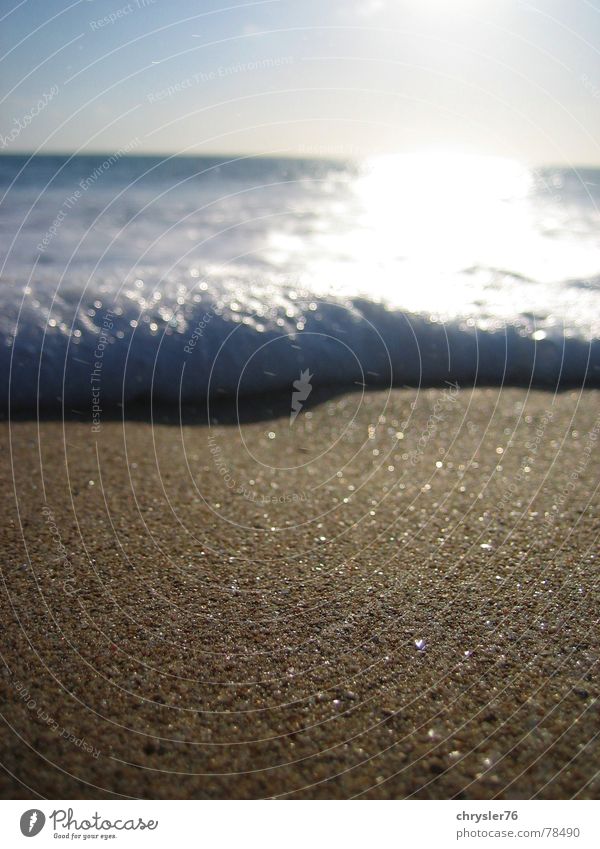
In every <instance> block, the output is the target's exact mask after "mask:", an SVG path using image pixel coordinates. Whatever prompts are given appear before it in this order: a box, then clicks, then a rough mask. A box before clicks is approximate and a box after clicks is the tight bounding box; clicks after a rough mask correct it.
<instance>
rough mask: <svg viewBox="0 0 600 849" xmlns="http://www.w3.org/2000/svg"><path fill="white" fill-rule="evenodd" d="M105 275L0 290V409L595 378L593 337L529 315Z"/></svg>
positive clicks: (591, 381)
mask: <svg viewBox="0 0 600 849" xmlns="http://www.w3.org/2000/svg"><path fill="white" fill-rule="evenodd" d="M115 285H116V284H115ZM115 285H113V286H112V287H111V286H110V285H108V284H103V285H101V286H97V287H96V288H95V294H94V295H93V296H92V298H91V299H90V297H89V295H88V296H86V299H82V296H81V292H82V291H84V290H82V288H80V287H77V286H73V287H71V288H70V289H67V290H65V289H64V287H63V290H59V292H58V294H56V295H55V296H54V297H53V298H52V297H50V295H49V294H48V295H47V296H46V297H44V296H43V295H42V294H36V293H35V292H34V291H33V290H32V289H31V288H29V289H27V290H26V291H25V293H24V294H23V293H18V292H17V289H16V288H15V287H14V286H4V287H3V288H2V289H1V290H0V307H1V310H2V313H1V314H2V319H1V324H0V392H1V397H2V401H1V403H2V406H3V408H4V409H5V410H6V409H8V408H11V409H13V410H17V409H21V410H27V409H29V410H33V409H35V408H36V407H38V406H39V407H41V408H46V407H57V406H60V405H64V407H65V409H79V410H82V411H83V410H89V409H90V408H92V407H94V408H99V409H103V408H107V407H110V406H112V405H115V404H119V403H131V402H137V401H146V400H148V399H152V400H153V401H154V402H157V403H158V402H160V403H166V404H179V403H185V404H189V403H197V402H200V401H202V400H203V399H206V398H207V397H220V396H235V395H237V394H239V395H249V394H253V393H269V392H276V391H280V390H288V389H289V390H290V391H291V387H292V384H293V382H294V381H296V380H297V379H298V377H299V375H300V373H301V372H303V371H304V370H306V369H308V370H309V373H310V374H311V375H312V378H311V379H312V383H313V385H315V386H319V385H331V384H342V385H343V384H346V385H349V386H352V385H359V386H366V387H371V386H373V387H375V386H387V385H432V384H442V383H444V382H446V381H447V382H452V383H458V384H460V385H466V384H476V383H477V384H497V385H502V384H518V385H523V384H524V385H533V386H543V387H559V386H565V385H588V386H592V385H593V386H597V385H599V384H600V343H599V341H598V340H597V339H595V338H587V337H586V336H585V335H584V334H583V332H581V333H576V332H573V331H572V330H571V329H569V328H565V327H561V326H558V325H557V324H556V323H554V324H553V325H552V326H546V327H543V329H540V324H539V322H538V323H537V324H536V317H535V316H533V315H521V316H518V317H516V318H514V319H512V320H511V321H510V322H507V321H505V320H502V319H499V318H498V317H496V318H485V317H479V318H473V317H472V316H471V317H468V316H465V317H464V318H461V317H453V318H452V320H448V321H443V320H441V319H440V318H436V317H434V316H432V315H426V314H421V313H414V312H409V311H407V310H403V309H399V308H394V307H393V306H391V305H390V304H389V303H385V302H383V301H380V300H369V299H368V298H367V297H352V298H341V297H338V298H336V297H333V296H330V297H327V298H323V297H317V296H316V295H315V294H314V293H310V292H307V291H302V290H300V291H293V290H290V289H289V286H283V285H281V286H275V285H273V284H271V285H269V286H268V287H262V288H260V287H257V286H246V287H245V288H241V287H240V286H239V285H238V284H237V283H235V282H231V283H230V284H228V285H221V286H220V287H219V288H217V289H216V291H214V292H213V293H212V294H211V293H209V292H208V291H207V288H206V286H205V284H200V286H199V288H198V289H197V291H195V292H194V293H193V294H192V293H191V292H189V291H188V292H186V293H185V294H182V292H183V290H182V289H181V287H178V286H177V284H176V283H173V284H172V285H171V286H170V287H169V286H164V287H163V289H162V291H161V292H152V293H151V294H148V295H144V293H143V287H142V286H141V281H137V282H136V283H132V284H131V285H130V286H128V287H125V288H123V289H122V290H121V291H119V294H116V292H117V290H116V288H115ZM203 286H204V289H203V288H202V287H203ZM43 291H44V292H47V291H48V289H47V287H46V288H45V289H44V290H43Z"/></svg>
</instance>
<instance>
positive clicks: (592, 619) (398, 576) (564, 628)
mask: <svg viewBox="0 0 600 849" xmlns="http://www.w3.org/2000/svg"><path fill="white" fill-rule="evenodd" d="M314 395H315V396H317V393H316V391H315V393H314ZM599 399H600V396H599V394H598V393H597V392H594V391H589V392H583V393H579V392H573V391H570V392H566V393H563V394H560V395H558V396H556V397H554V396H553V395H552V394H549V393H544V392H533V393H527V392H526V390H520V389H508V390H507V389H503V390H502V391H500V390H498V389H477V390H471V389H462V390H460V391H455V390H453V389H451V388H450V387H446V388H445V389H430V390H425V391H423V390H422V391H420V392H417V391H416V390H413V389H398V390H394V391H393V392H392V393H391V394H389V395H388V394H387V393H385V392H369V393H367V394H366V395H365V396H364V397H363V395H361V393H360V392H347V391H346V392H343V393H340V394H334V393H330V394H329V395H328V396H327V397H325V396H320V397H311V399H310V401H311V402H312V403H310V405H309V404H306V405H305V407H304V408H303V409H302V410H301V412H300V414H299V415H298V417H297V419H296V420H295V421H294V423H293V425H291V426H290V407H289V398H285V399H276V400H275V401H274V402H269V401H265V400H264V399H263V400H261V401H260V403H259V402H257V401H254V402H249V403H248V404H246V405H245V406H244V408H243V410H242V411H241V414H242V416H243V423H242V425H241V427H238V423H237V419H236V413H235V411H234V410H231V409H222V408H219V409H216V408H215V409H214V410H212V411H211V415H212V416H213V417H214V418H215V419H217V420H218V421H217V422H214V423H213V424H212V426H211V427H210V428H209V427H207V426H206V425H204V424H203V423H202V421H203V417H202V416H201V415H200V414H197V415H195V414H194V412H193V411H185V413H184V415H183V422H182V423H181V422H180V421H179V419H178V417H177V415H175V416H172V417H171V418H170V419H169V418H168V417H166V416H165V415H163V414H162V413H160V412H158V413H156V414H155V416H154V422H153V423H150V421H149V418H148V415H147V414H141V413H140V415H139V416H138V420H137V421H136V420H134V418H130V419H129V420H128V421H127V423H126V425H125V426H124V425H123V423H122V422H121V421H119V420H118V418H113V420H112V421H111V420H109V419H108V418H105V419H104V420H103V421H102V426H101V430H100V432H99V433H92V430H91V427H90V423H89V422H88V421H84V420H83V419H84V417H83V416H81V417H80V421H78V420H77V419H78V416H77V415H76V414H75V415H74V416H73V420H70V421H68V422H67V423H63V422H62V421H52V420H47V421H44V422H42V423H41V424H39V425H38V423H37V422H31V421H29V422H28V421H16V422H13V423H12V424H11V426H10V428H9V426H8V424H7V423H3V424H2V431H3V437H2V438H3V441H6V443H7V444H8V441H9V438H10V441H11V452H12V453H11V454H9V452H8V451H6V452H4V451H3V455H4V461H3V466H2V469H3V471H2V475H3V480H2V489H1V492H2V498H3V502H4V504H3V516H4V522H3V526H4V529H3V530H2V548H3V556H2V571H3V578H4V585H3V592H2V602H1V603H2V620H1V621H2V649H1V651H2V657H3V660H4V666H3V669H2V676H1V687H2V702H3V708H2V715H3V717H4V720H5V724H4V725H3V731H2V736H1V757H0V760H1V763H2V765H3V767H4V770H3V772H2V777H1V778H0V782H1V785H2V795H3V796H5V797H14V796H17V797H30V796H36V795H38V794H39V795H41V796H45V797H51V798H77V797H103V796H107V797H120V796H133V797H138V796H141V797H150V798H152V797H158V798H166V797H170V798H194V797H196V798H207V797H210V798H222V797H227V798H231V797H233V798H240V797H241V798H256V797H266V796H286V797H291V798H315V797H322V798H331V797H334V798H347V797H352V796H355V795H362V796H364V797H367V798H389V797H394V798H403V797H416V798H438V799H439V798H452V797H458V798H481V799H491V798H496V797H497V798H523V797H531V796H538V797H542V798H568V797H571V796H574V795H576V796H578V797H579V798H588V797H597V795H598V791H599V789H600V784H599V782H598V779H597V778H595V776H596V771H597V768H598V763H599V760H600V757H599V755H600V753H599V752H598V742H597V737H596V735H597V734H598V731H599V730H600V729H599V722H598V709H597V701H596V699H597V695H598V683H597V674H596V668H595V663H596V661H597V657H598V653H597V649H598V631H597V622H598V609H599V608H598V593H597V580H598V560H597V532H598V524H597V512H598V499H597V496H596V487H597V485H598V482H599V478H600V475H599V464H598V447H597V442H596V436H597V434H598V432H599V428H600V423H599V420H598V418H597V416H598V409H599V403H598V402H599ZM11 463H12V467H11ZM13 480H14V486H13ZM15 493H16V500H17V504H18V511H17V509H16V507H15Z"/></svg>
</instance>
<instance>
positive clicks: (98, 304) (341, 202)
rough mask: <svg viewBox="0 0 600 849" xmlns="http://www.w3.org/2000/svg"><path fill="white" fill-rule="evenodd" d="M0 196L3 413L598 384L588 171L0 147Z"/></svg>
mask: <svg viewBox="0 0 600 849" xmlns="http://www.w3.org/2000/svg"><path fill="white" fill-rule="evenodd" d="M0 192H1V193H2V201H1V203H0V228H1V231H2V233H3V253H2V265H1V276H2V282H1V284H0V299H1V316H2V317H1V319H0V337H1V338H0V358H1V359H0V373H1V377H0V380H1V381H2V403H3V405H4V406H6V404H7V399H8V393H9V391H10V398H11V403H12V405H13V406H14V407H15V408H16V407H21V408H32V407H34V406H35V405H36V403H37V401H38V399H39V401H40V403H41V404H42V405H46V404H53V403H56V402H57V401H60V399H61V398H63V397H64V401H65V404H66V405H67V406H73V405H75V406H78V405H85V406H86V407H87V406H88V405H89V404H90V403H94V404H96V406H99V405H102V404H106V405H108V404H113V403H115V402H118V401H120V400H130V399H136V398H147V397H148V396H150V395H152V396H153V397H154V398H156V399H157V400H161V401H166V402H168V403H176V402H177V401H178V400H179V399H182V400H184V401H195V400H198V399H200V398H202V397H204V396H205V395H207V394H211V395H219V394H235V393H237V392H241V393H251V392H262V391H270V390H274V389H281V388H284V387H289V388H290V391H291V387H292V383H293V381H294V380H297V379H298V377H299V375H300V373H301V371H302V370H304V369H307V368H308V369H309V372H310V374H311V375H312V378H311V379H312V381H313V383H314V384H315V385H318V384H326V383H332V382H337V383H340V382H341V383H348V384H355V383H358V384H364V385H382V384H383V385H385V384H387V383H391V382H394V383H397V384H398V383H400V384H401V383H413V384H414V383H420V382H426V383H436V382H443V381H445V380H447V381H458V382H461V383H464V382H473V381H475V380H478V381H482V382H488V383H490V382H491V383H502V382H512V383H529V382H533V383H535V384H540V385H548V386H551V385H556V384H557V383H559V382H561V381H563V382H569V383H583V382H584V380H587V381H588V382H589V383H595V384H597V383H598V382H599V378H600V352H599V344H598V339H599V338H600V309H599V306H600V251H599V247H600V236H599V234H600V227H599V226H598V225H599V223H600V213H599V211H598V210H599V208H600V171H597V170H583V171H569V170H564V169H544V170H537V171H532V170H530V169H527V168H525V167H523V166H521V165H519V164H517V163H515V162H511V161H506V160H498V159H489V158H479V157H460V156H445V155H444V156H442V155H436V156H434V155H429V156H398V157H382V158H379V159H376V160H372V161H368V162H364V163H361V164H349V163H335V162H326V161H315V160H281V159H263V158H249V159H248V158H243V159H237V160H232V161H228V162H224V161H223V160H218V159H210V158H171V159H167V160H162V159H159V158H151V157H131V156H130V157H125V156H122V157H121V156H119V155H118V154H117V155H112V156H111V155H105V156H97V157H89V156H79V157H73V158H68V157H56V156H52V157H36V158H34V159H32V160H28V158H27V157H17V156H4V157H1V158H0ZM92 391H93V393H94V394H92Z"/></svg>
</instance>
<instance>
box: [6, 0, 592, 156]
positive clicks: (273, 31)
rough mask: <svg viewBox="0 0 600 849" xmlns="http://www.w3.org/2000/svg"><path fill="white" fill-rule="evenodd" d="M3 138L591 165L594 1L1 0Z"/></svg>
mask: <svg viewBox="0 0 600 849" xmlns="http://www.w3.org/2000/svg"><path fill="white" fill-rule="evenodd" d="M0 18H1V23H0V80H1V83H0V91H1V101H2V102H1V105H0V147H1V148H2V151H3V152H4V153H19V152H24V151H26V152H32V151H37V152H44V153H53V152H61V153H62V152H68V153H73V152H82V153H83V152H88V153H91V152H106V151H111V152H112V151H116V150H122V149H126V150H128V151H129V152H132V153H134V152H135V153H161V154H162V153H181V154H210V153H218V154H221V153H228V154H229V153H261V154H268V155H300V156H309V155H310V156H325V157H327V156H342V157H346V158H348V157H355V156H356V157H361V156H365V155H377V154H393V153H406V152H409V153H413V152H428V151H435V152H439V151H443V152H460V153H477V154H483V155H488V154H489V155H495V156H508V157H511V158H516V159H518V160H520V161H523V162H527V163H531V164H536V165H537V164H540V165H541V164H548V163H553V164H559V165H565V166H568V165H585V164H588V165H600V0H540V2H538V3H528V2H520V0H362V2H354V0H259V2H245V3H236V2H235V0H220V2H219V0H208V1H206V0H196V1H195V2H193V0H170V2H169V0H128V2H123V0H76V2H69V0H63V2H59V0H43V1H42V0H0Z"/></svg>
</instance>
